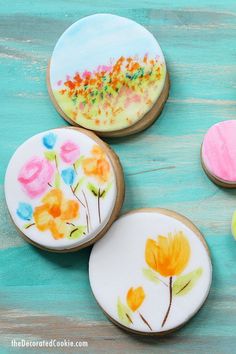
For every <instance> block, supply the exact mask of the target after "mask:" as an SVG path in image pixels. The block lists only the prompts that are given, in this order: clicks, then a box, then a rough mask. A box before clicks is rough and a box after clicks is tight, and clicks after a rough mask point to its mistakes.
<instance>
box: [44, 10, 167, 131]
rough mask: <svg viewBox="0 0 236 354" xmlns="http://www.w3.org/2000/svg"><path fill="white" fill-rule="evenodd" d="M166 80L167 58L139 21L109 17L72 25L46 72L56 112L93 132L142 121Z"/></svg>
mask: <svg viewBox="0 0 236 354" xmlns="http://www.w3.org/2000/svg"><path fill="white" fill-rule="evenodd" d="M165 80H166V64H165V59H164V56H163V53H162V50H161V48H160V46H159V44H158V43H157V41H156V39H155V38H154V36H153V35H152V34H151V33H150V32H149V31H147V30H146V29H145V28H144V27H143V26H141V25H139V24H138V23H136V22H134V21H132V20H129V19H127V18H124V17H120V16H116V15H110V14H96V15H92V16H88V17H85V18H83V19H81V20H79V21H77V22H75V23H74V24H73V25H72V26H70V27H69V28H68V29H67V30H66V31H65V32H64V33H63V34H62V36H61V37H60V38H59V40H58V42H57V44H56V46H55V48H54V51H53V54H52V57H51V62H50V68H49V72H48V86H49V91H50V95H51V98H52V99H53V102H54V103H55V106H56V108H57V109H58V111H59V112H60V113H61V114H62V115H63V117H64V118H65V119H67V120H69V122H70V123H72V124H75V125H79V126H82V127H84V128H87V129H91V130H94V131H97V132H114V131H118V130H123V129H126V128H129V127H130V126H133V125H134V124H135V123H137V122H138V121H139V120H141V119H142V118H143V117H144V115H145V114H146V113H147V112H149V111H150V110H151V108H152V107H153V106H154V104H155V103H156V102H157V100H158V98H159V96H160V95H161V93H162V90H163V88H164V85H165ZM167 95H168V93H167ZM167 95H166V97H165V99H164V101H165V100H166V99H167ZM161 101H162V102H161V105H163V104H164V102H163V100H161Z"/></svg>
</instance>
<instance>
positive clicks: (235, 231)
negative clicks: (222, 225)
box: [231, 211, 236, 240]
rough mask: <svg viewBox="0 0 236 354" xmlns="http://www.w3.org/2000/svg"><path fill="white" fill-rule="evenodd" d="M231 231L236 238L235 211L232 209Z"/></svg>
mask: <svg viewBox="0 0 236 354" xmlns="http://www.w3.org/2000/svg"><path fill="white" fill-rule="evenodd" d="M231 231H232V234H233V237H234V238H235V240H236V211H234V213H233V216H232V222H231Z"/></svg>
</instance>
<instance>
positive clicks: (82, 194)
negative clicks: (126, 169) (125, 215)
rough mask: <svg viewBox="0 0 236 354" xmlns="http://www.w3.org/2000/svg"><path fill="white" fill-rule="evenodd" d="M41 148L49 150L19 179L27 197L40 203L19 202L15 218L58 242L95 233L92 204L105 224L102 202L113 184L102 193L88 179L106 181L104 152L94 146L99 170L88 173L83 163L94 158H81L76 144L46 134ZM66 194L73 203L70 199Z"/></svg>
mask: <svg viewBox="0 0 236 354" xmlns="http://www.w3.org/2000/svg"><path fill="white" fill-rule="evenodd" d="M40 144H41V147H44V148H46V149H44V150H43V151H42V155H43V157H32V158H31V159H30V160H29V161H28V162H27V163H26V164H24V165H23V167H22V169H21V170H20V172H19V176H18V182H19V183H20V184H21V186H22V187H23V190H24V192H25V194H26V196H27V197H28V198H30V199H31V200H32V199H33V198H35V199H36V198H38V200H37V199H36V200H35V201H34V203H31V202H28V200H27V199H26V200H22V201H20V202H19V203H18V206H17V208H16V215H17V217H18V218H19V219H21V220H23V221H28V223H25V224H24V225H23V228H24V229H29V228H31V227H35V228H37V230H39V231H42V232H44V231H50V233H51V236H52V237H53V238H54V239H55V240H59V239H61V238H64V237H67V238H68V239H70V240H75V239H78V238H80V237H82V236H83V235H86V234H88V233H90V231H91V230H92V229H93V213H92V209H91V205H90V204H92V205H94V208H95V210H97V211H98V212H97V214H98V216H97V217H98V218H99V222H100V223H101V222H102V216H101V210H100V203H101V201H100V200H101V199H104V198H105V197H106V195H107V193H108V192H109V189H110V186H111V183H109V184H107V185H103V188H102V189H101V187H100V185H99V186H97V185H95V184H93V183H90V178H89V177H90V175H93V176H95V175H96V177H97V178H98V179H99V181H101V180H102V181H103V182H104V181H107V180H108V178H109V177H110V165H109V163H108V161H106V156H105V154H104V152H103V151H102V149H101V148H100V147H99V146H97V145H94V147H93V148H92V150H91V154H92V160H93V162H95V165H96V166H95V168H93V169H92V170H91V169H90V170H89V169H88V170H87V169H86V168H87V167H88V166H87V165H86V162H85V164H84V166H85V167H83V162H84V160H87V159H90V158H91V156H90V155H88V156H84V155H80V147H79V146H78V145H77V144H76V143H75V142H74V141H72V140H65V141H63V142H60V140H59V137H58V135H57V134H55V133H54V132H49V133H46V134H45V135H44V136H43V137H42V138H41V139H40ZM107 164H108V166H107ZM84 168H85V170H86V171H87V172H88V175H87V174H86V173H85V170H84ZM93 182H94V181H93ZM100 183H101V182H100ZM86 190H87V192H88V193H90V196H91V194H92V199H93V198H94V196H96V198H97V200H92V201H91V200H90V198H88V197H87V193H86ZM64 193H66V195H70V196H71V198H72V199H67V198H66V197H65V196H64ZM93 202H94V203H93ZM80 207H81V210H80ZM79 211H80V213H79ZM95 213H96V212H95ZM95 217H96V215H95ZM29 221H30V223H29ZM78 222H79V223H78Z"/></svg>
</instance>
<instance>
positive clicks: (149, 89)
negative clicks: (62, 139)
mask: <svg viewBox="0 0 236 354" xmlns="http://www.w3.org/2000/svg"><path fill="white" fill-rule="evenodd" d="M164 75H165V65H164V63H162V62H161V61H160V59H159V57H149V56H148V54H145V55H144V56H143V57H137V56H135V57H132V56H130V57H125V56H121V57H119V58H117V59H116V60H114V59H111V60H110V63H108V64H107V65H99V66H98V67H97V68H96V69H94V70H93V71H92V72H91V71H88V70H85V71H84V72H80V73H79V72H76V73H75V74H74V75H72V76H70V75H67V77H66V80H63V79H62V80H59V81H58V83H57V84H58V86H59V87H58V89H56V90H54V95H55V97H56V99H57V101H58V103H59V104H61V105H62V107H64V109H65V110H66V112H67V114H68V115H69V116H70V118H72V119H73V120H74V121H78V122H79V119H80V118H81V117H82V118H84V119H86V120H87V121H88V120H90V121H92V122H93V123H94V126H95V127H98V128H99V127H100V126H106V127H107V126H108V125H114V124H115V123H117V122H118V121H119V118H122V117H123V116H124V112H125V111H126V110H127V108H130V107H132V112H135V113H136V115H137V116H139V115H142V113H143V112H144V111H145V110H146V109H147V108H150V107H151V106H152V104H153V101H152V95H153V92H155V91H156V89H157V88H158V86H159V85H160V83H162V82H163V79H164ZM125 119H126V124H127V125H130V124H132V123H133V122H132V120H131V119H130V118H129V117H126V118H125Z"/></svg>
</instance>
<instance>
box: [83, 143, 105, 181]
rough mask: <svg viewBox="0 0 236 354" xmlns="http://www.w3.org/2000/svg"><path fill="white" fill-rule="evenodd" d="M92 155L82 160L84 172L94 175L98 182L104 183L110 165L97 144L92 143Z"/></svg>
mask: <svg viewBox="0 0 236 354" xmlns="http://www.w3.org/2000/svg"><path fill="white" fill-rule="evenodd" d="M91 155H92V157H88V158H85V159H84V160H83V169H84V173H85V174H86V175H87V176H91V177H94V178H96V179H97V180H98V182H99V183H105V182H107V181H108V179H109V177H110V165H109V162H108V161H107V158H106V155H105V153H104V151H103V150H102V149H101V148H100V146H98V145H94V147H93V149H92V151H91Z"/></svg>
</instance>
